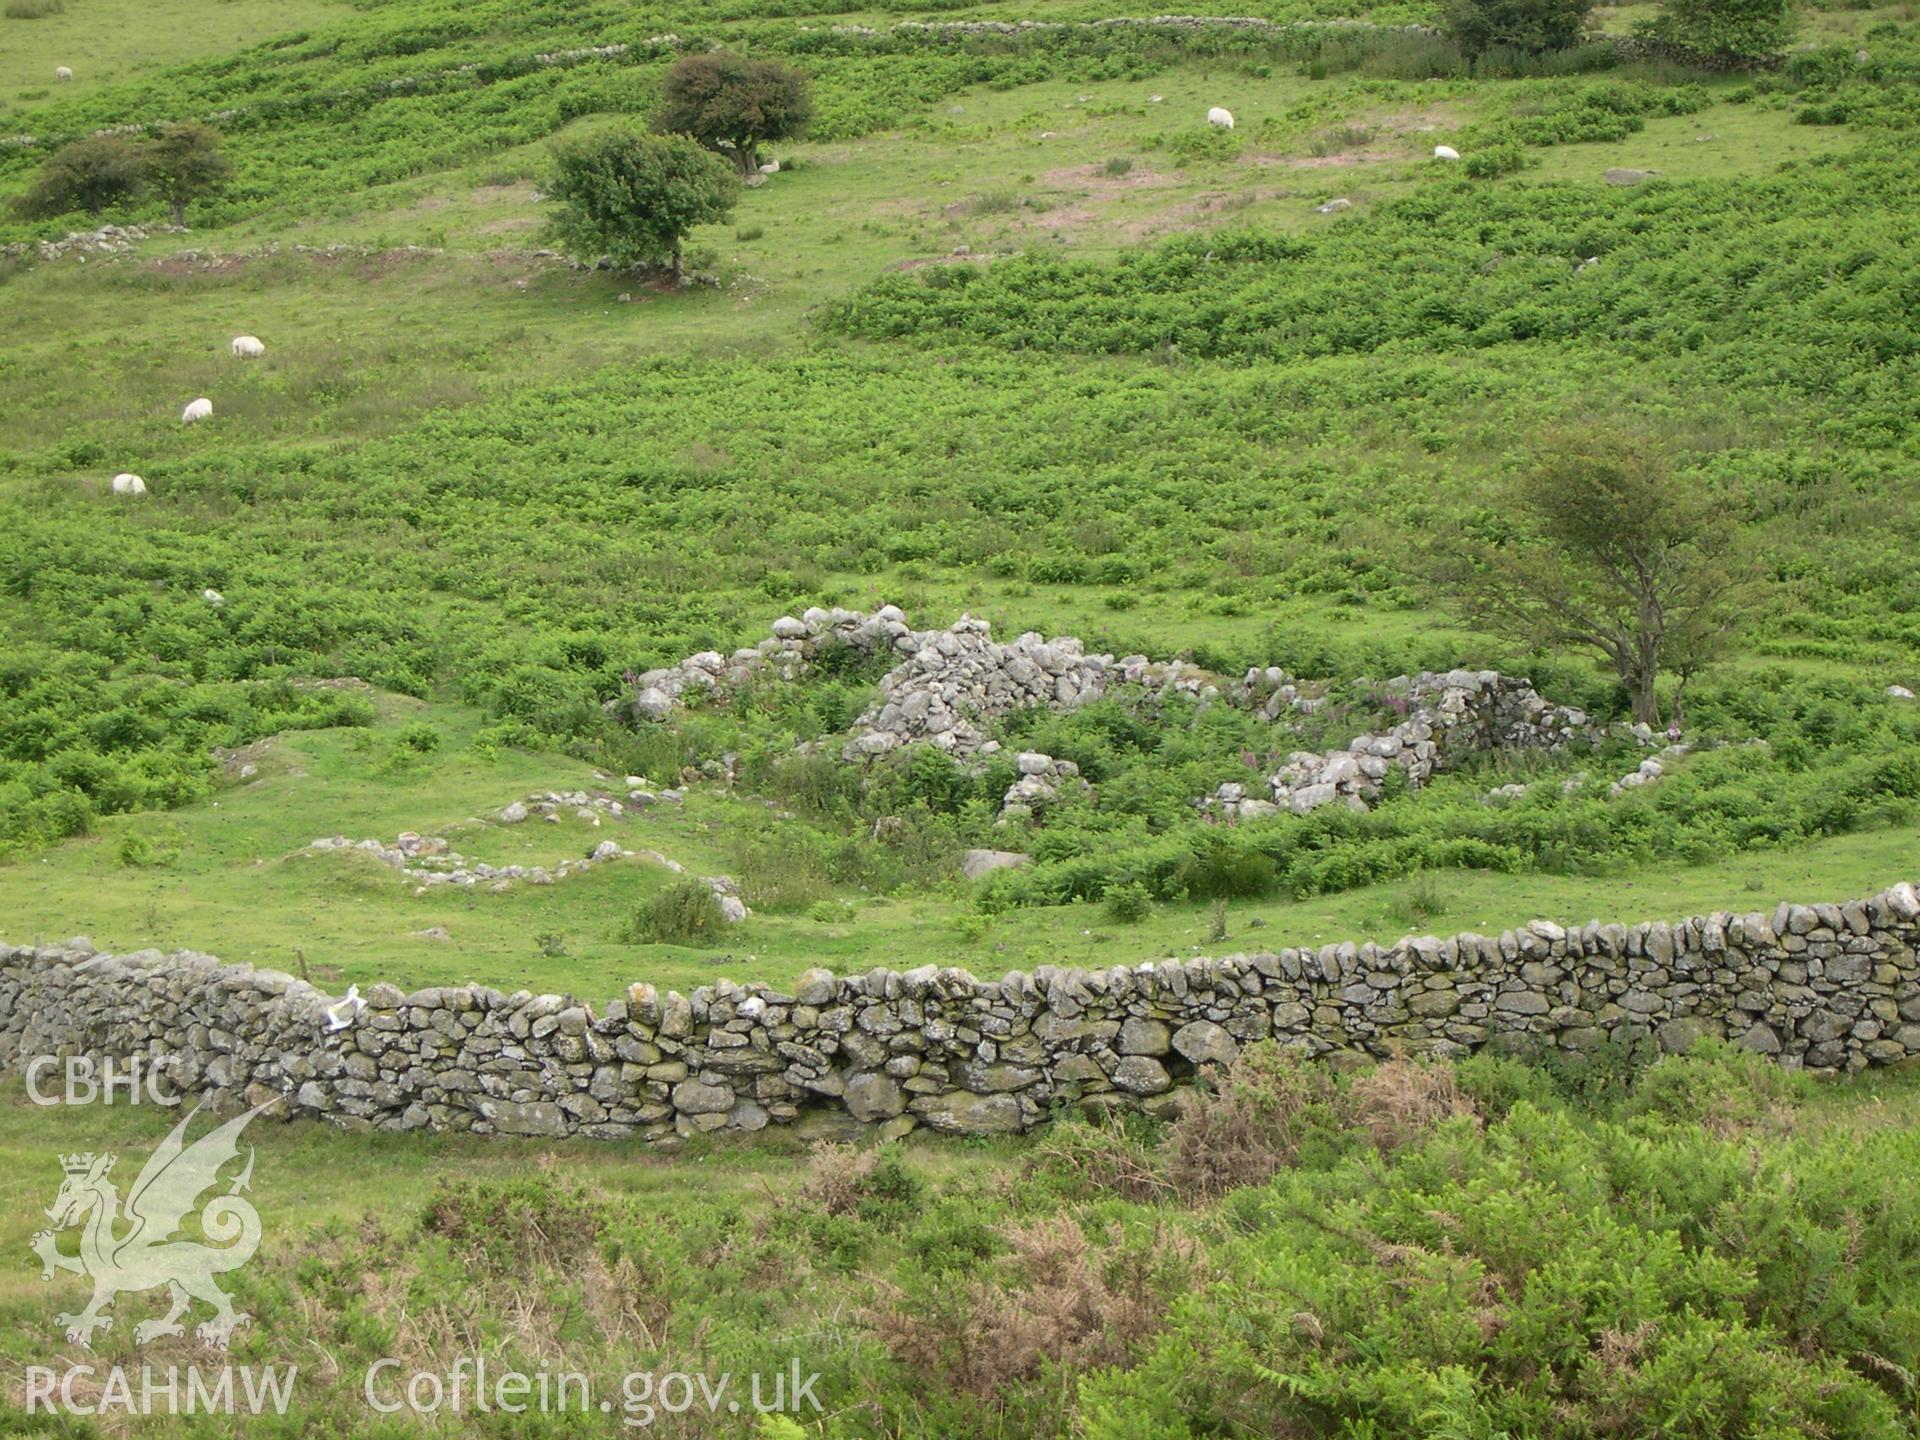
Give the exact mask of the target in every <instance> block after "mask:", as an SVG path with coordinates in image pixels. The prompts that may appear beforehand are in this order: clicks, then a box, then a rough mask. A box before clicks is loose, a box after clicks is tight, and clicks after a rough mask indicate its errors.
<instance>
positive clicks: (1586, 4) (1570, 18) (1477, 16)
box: [1440, 0, 1593, 57]
mask: <svg viewBox="0 0 1920 1440" xmlns="http://www.w3.org/2000/svg"><path fill="white" fill-rule="evenodd" d="M1592 9H1593V0H1446V3H1445V5H1444V6H1443V8H1442V10H1441V14H1440V28H1441V30H1442V32H1444V33H1445V34H1446V35H1447V36H1448V38H1449V39H1451V40H1452V41H1453V42H1454V43H1455V44H1456V45H1458V46H1459V47H1460V49H1461V52H1462V53H1463V54H1465V55H1468V56H1470V57H1471V56H1478V55H1484V54H1486V53H1487V52H1488V51H1490V50H1513V51H1519V52H1521V53H1523V54H1528V55H1538V54H1541V53H1542V52H1543V51H1548V50H1565V49H1568V48H1570V47H1572V46H1574V45H1577V44H1579V43H1580V39H1581V35H1582V34H1583V32H1584V31H1585V29H1586V23H1587V15H1588V13H1589V12H1591V11H1592Z"/></svg>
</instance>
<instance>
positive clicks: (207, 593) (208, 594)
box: [200, 589, 227, 610]
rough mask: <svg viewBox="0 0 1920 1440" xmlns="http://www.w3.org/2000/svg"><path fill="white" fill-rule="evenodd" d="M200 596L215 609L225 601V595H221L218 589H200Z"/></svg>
mask: <svg viewBox="0 0 1920 1440" xmlns="http://www.w3.org/2000/svg"><path fill="white" fill-rule="evenodd" d="M200 598H201V599H202V600H204V601H206V602H207V604H209V605H211V606H213V607H214V608H215V609H216V610H217V609H219V608H220V607H221V606H222V605H224V604H226V603H227V597H226V596H224V595H222V594H221V593H220V592H219V591H218V590H213V589H207V590H202V591H201V592H200Z"/></svg>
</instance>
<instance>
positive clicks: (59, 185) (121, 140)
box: [14, 135, 147, 220]
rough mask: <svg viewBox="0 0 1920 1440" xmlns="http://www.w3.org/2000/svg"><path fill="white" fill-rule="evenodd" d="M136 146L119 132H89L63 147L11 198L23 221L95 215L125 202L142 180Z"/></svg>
mask: <svg viewBox="0 0 1920 1440" xmlns="http://www.w3.org/2000/svg"><path fill="white" fill-rule="evenodd" d="M146 178H147V177H146V167H145V166H144V164H143V163H142V157H141V154H140V151H139V149H138V148H137V147H136V146H135V145H134V144H133V143H132V142H131V141H130V140H128V139H127V138H126V137H124V136H121V135H91V136H88V137H87V138H86V139H85V140H75V141H74V142H73V143H72V144H71V145H63V146H61V147H60V148H59V149H58V150H56V151H54V152H53V154H51V155H49V156H48V157H47V162H46V164H44V165H42V166H41V167H40V173H39V175H37V176H36V177H35V178H34V182H33V184H32V185H31V186H29V187H28V189H27V191H26V193H25V194H23V195H22V196H20V198H19V199H18V200H16V201H14V209H15V210H16V211H17V212H18V213H19V214H20V215H21V216H22V218H24V219H28V220H45V219H48V218H50V217H52V216H54V215H66V214H69V213H71V212H72V211H75V210H85V211H86V212H87V213H88V214H89V215H98V214H99V213H100V212H101V211H102V210H105V209H106V208H107V207H108V206H109V205H116V204H118V203H120V202H121V201H122V200H130V199H132V198H133V197H134V196H135V195H137V194H139V193H140V189H141V187H142V185H144V184H145V183H146Z"/></svg>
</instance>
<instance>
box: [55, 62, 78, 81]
mask: <svg viewBox="0 0 1920 1440" xmlns="http://www.w3.org/2000/svg"><path fill="white" fill-rule="evenodd" d="M53 78H54V79H56V80H71V79H73V71H71V70H69V69H68V68H67V67H66V66H64V65H56V66H54V67H53Z"/></svg>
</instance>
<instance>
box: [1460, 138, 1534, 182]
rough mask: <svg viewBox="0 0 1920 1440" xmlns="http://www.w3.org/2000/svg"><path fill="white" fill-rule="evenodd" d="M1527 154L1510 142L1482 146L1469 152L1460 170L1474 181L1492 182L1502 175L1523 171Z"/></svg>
mask: <svg viewBox="0 0 1920 1440" xmlns="http://www.w3.org/2000/svg"><path fill="white" fill-rule="evenodd" d="M1526 163H1527V153H1526V151H1524V150H1522V149H1521V148H1520V147H1519V146H1518V145H1515V144H1513V143H1511V142H1507V143H1503V144H1494V145H1482V146H1480V147H1479V148H1477V149H1475V150H1473V151H1470V152H1469V153H1468V154H1467V155H1466V156H1465V158H1464V159H1463V160H1462V161H1461V168H1462V169H1463V170H1465V171H1466V172H1467V175H1468V176H1469V177H1470V178H1471V179H1474V180H1494V179H1498V178H1499V177H1500V176H1502V175H1511V174H1513V173H1514V172H1515V171H1517V170H1521V169H1524V168H1525V167H1526Z"/></svg>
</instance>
